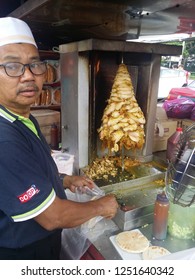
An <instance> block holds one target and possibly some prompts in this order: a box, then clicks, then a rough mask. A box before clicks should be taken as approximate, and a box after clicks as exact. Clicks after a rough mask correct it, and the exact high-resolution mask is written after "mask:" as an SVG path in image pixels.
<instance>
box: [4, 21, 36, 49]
mask: <svg viewBox="0 0 195 280" xmlns="http://www.w3.org/2000/svg"><path fill="white" fill-rule="evenodd" d="M14 43H27V44H32V45H34V46H35V47H37V44H36V42H35V39H34V37H33V35H32V32H31V30H30V28H29V26H28V25H27V24H26V22H24V21H23V20H21V19H18V18H13V17H3V18H0V46H4V45H7V44H14Z"/></svg>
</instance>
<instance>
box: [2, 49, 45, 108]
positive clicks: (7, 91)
mask: <svg viewBox="0 0 195 280" xmlns="http://www.w3.org/2000/svg"><path fill="white" fill-rule="evenodd" d="M37 61H39V54H38V50H37V49H36V47H35V46H34V45H31V44H9V45H5V46H1V47H0V64H5V63H8V62H20V63H23V64H29V63H33V62H37ZM43 80H44V74H43V75H34V74H33V73H31V71H30V70H29V68H28V67H26V68H25V72H24V74H23V75H21V76H20V77H9V76H8V75H7V74H6V73H5V70H4V67H2V66H0V104H2V105H4V106H5V107H6V108H7V109H10V110H11V111H13V112H15V111H18V110H20V109H21V110H25V109H27V108H29V107H30V105H31V104H34V102H35V100H36V98H37V97H38V96H39V95H40V92H41V90H42V86H43ZM15 109H16V110H15Z"/></svg>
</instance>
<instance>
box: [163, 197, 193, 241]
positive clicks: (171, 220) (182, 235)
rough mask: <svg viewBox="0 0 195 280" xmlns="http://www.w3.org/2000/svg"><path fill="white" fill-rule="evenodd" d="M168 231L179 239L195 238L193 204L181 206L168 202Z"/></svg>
mask: <svg viewBox="0 0 195 280" xmlns="http://www.w3.org/2000/svg"><path fill="white" fill-rule="evenodd" d="M168 233H169V234H170V235H171V236H174V237H176V238H179V239H194V238H195V204H192V206H190V207H182V206H180V205H178V204H174V203H172V202H170V209H169V217H168Z"/></svg>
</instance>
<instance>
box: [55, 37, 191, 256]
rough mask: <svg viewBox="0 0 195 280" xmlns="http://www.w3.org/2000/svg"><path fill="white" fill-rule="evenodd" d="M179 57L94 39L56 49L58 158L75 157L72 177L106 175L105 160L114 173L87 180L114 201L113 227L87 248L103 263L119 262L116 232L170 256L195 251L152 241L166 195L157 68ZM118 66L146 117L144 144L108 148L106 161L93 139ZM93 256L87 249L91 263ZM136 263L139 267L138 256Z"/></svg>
mask: <svg viewBox="0 0 195 280" xmlns="http://www.w3.org/2000/svg"><path fill="white" fill-rule="evenodd" d="M180 51H181V49H180V48H179V47H175V46H174V47H173V46H168V45H161V44H143V43H133V42H131V43H130V42H128V43H127V42H119V41H107V40H98V39H90V40H84V41H79V42H75V43H69V44H64V45H60V46H59V53H60V68H61V89H62V105H61V108H62V111H61V114H62V120H61V121H62V151H64V152H66V153H70V154H73V155H74V173H76V174H85V175H87V176H89V177H91V176H90V175H92V173H90V171H91V168H92V166H93V165H94V163H95V167H94V170H93V171H95V172H97V170H98V169H101V168H102V167H103V168H104V169H105V168H106V167H105V162H108V161H110V159H111V163H112V159H113V157H114V159H115V162H116V161H117V163H118V165H117V171H116V174H117V175H116V174H115V175H113V173H112V172H113V171H114V168H115V167H113V169H111V170H107V173H108V174H107V175H108V176H106V175H105V172H104V176H102V177H101V176H96V177H92V179H94V181H95V183H96V184H97V185H98V187H100V188H101V189H102V190H104V191H105V193H114V194H115V195H116V198H117V200H118V203H119V205H120V208H119V210H118V213H117V215H116V217H115V218H114V219H113V222H114V225H113V224H112V223H111V224H110V226H109V225H108V224H107V225H108V228H107V227H106V226H105V225H103V227H102V231H103V234H102V235H100V236H98V238H97V239H96V240H95V241H94V242H93V245H95V247H96V249H97V250H98V252H99V253H100V254H101V255H102V256H103V258H106V259H121V258H123V259H125V258H126V256H124V254H122V253H121V251H120V250H117V246H116V244H115V242H114V239H112V237H113V236H114V235H115V234H117V233H118V232H121V231H126V230H132V229H137V228H139V230H140V231H141V232H143V234H144V235H146V236H147V237H148V238H149V240H150V242H151V244H154V245H158V246H163V247H165V248H167V249H169V250H170V251H171V252H172V253H173V252H176V251H180V250H184V249H187V248H191V247H194V245H195V242H194V240H185V241H184V242H182V243H181V242H180V240H179V239H178V240H176V239H174V238H173V237H171V236H168V237H167V239H166V240H165V241H156V240H153V238H152V230H151V227H152V222H153V210H154V202H155V198H156V195H157V193H159V192H161V191H162V190H163V188H164V187H165V182H164V178H165V172H166V168H167V163H166V161H165V160H163V159H162V158H159V157H156V156H155V155H154V154H153V149H152V147H153V139H154V137H153V135H154V127H155V116H156V107H157V92H158V80H159V73H160V61H161V56H162V55H173V54H174V55H176V54H179V53H180ZM121 64H122V65H125V66H126V67H127V71H128V73H129V75H130V77H131V82H132V86H133V94H134V95H135V99H136V102H137V104H138V106H139V108H141V111H142V112H143V115H144V117H145V124H144V138H145V139H144V143H143V146H142V147H141V148H140V149H139V148H137V147H135V148H133V147H131V146H130V147H129V148H128V147H122V148H119V149H117V150H114V149H113V147H112V150H111V153H110V151H109V149H108V147H106V148H107V149H106V148H105V147H104V149H102V145H101V142H102V141H101V139H100V134H99V133H98V131H99V127H101V122H102V120H103V118H104V117H103V115H104V112H105V108H106V105H107V103H109V100H110V96H111V95H112V90H113V83H114V81H115V78H116V73H117V71H118V69H119V68H120V65H121ZM120 76H121V75H120ZM118 95H120V93H118ZM118 97H119V96H118ZM137 104H136V106H137ZM116 159H117V160H116ZM135 162H139V164H134V163H135ZM123 164H124V166H123ZM123 167H124V169H123ZM96 175H97V174H96ZM106 228H107V231H106V230H105V229H106ZM103 229H104V230H103ZM96 249H94V248H93V253H92V255H93V257H94V258H96V257H95V256H97V250H96ZM94 250H95V251H94ZM89 252H90V248H89V250H88V254H90V253H89ZM98 255H99V254H98ZM133 256H134V257H135V254H134V255H133ZM93 257H92V258H93ZM128 257H129V255H128ZM131 257H132V256H131ZM137 257H138V259H139V257H140V255H139V256H137Z"/></svg>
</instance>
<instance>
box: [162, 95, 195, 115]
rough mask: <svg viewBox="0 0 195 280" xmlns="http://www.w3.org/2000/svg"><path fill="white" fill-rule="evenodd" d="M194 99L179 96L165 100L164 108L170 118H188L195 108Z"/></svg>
mask: <svg viewBox="0 0 195 280" xmlns="http://www.w3.org/2000/svg"><path fill="white" fill-rule="evenodd" d="M194 104H195V103H194V101H192V100H190V99H188V98H178V99H173V100H165V102H164V103H163V108H164V109H165V111H166V114H167V117H168V118H177V119H188V118H190V116H191V112H192V109H193V108H194Z"/></svg>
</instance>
